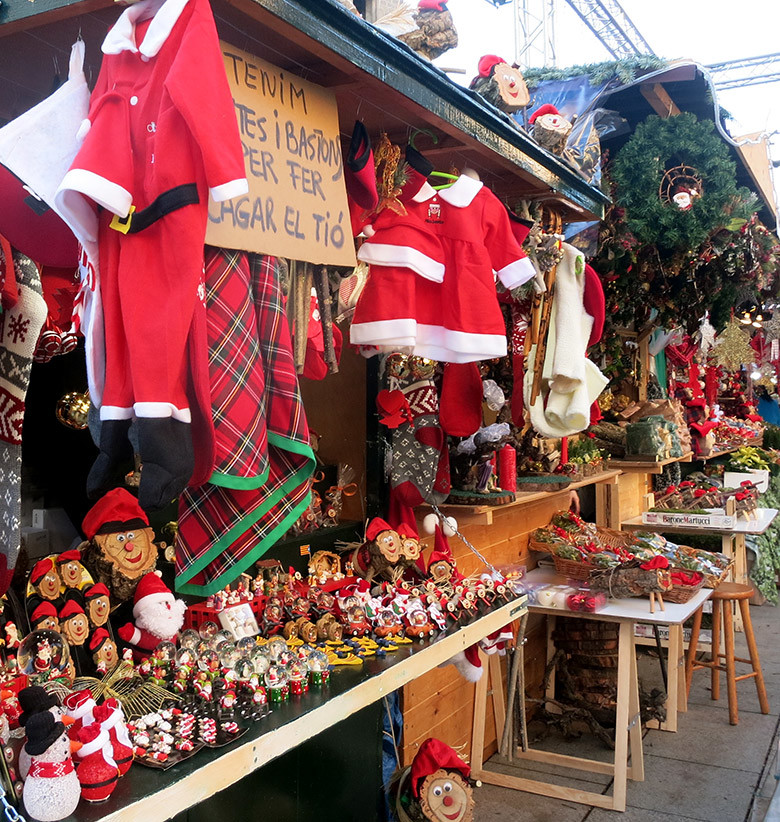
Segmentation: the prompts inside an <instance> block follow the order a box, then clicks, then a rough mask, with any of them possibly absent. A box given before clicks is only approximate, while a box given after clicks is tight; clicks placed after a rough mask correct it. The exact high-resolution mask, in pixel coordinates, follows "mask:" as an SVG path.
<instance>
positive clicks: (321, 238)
mask: <svg viewBox="0 0 780 822" xmlns="http://www.w3.org/2000/svg"><path fill="white" fill-rule="evenodd" d="M220 45H221V47H222V57H223V60H224V61H225V70H226V71H227V77H228V82H229V83H230V90H231V92H232V94H233V102H234V104H235V109H236V117H237V119H238V127H239V132H240V134H241V143H242V145H243V148H244V165H245V167H246V176H247V179H248V180H249V194H247V195H244V196H242V197H236V198H235V199H233V200H228V201H227V202H224V203H214V202H211V203H209V224H208V230H207V232H206V242H207V243H209V244H210V245H215V246H220V247H223V248H238V249H242V250H244V251H255V252H259V253H262V254H273V255H275V256H279V257H289V258H291V259H293V260H304V261H306V262H311V263H322V264H325V265H345V266H351V265H355V248H354V244H353V241H352V234H351V230H350V221H349V210H348V207H347V192H346V188H345V187H344V169H343V165H342V159H341V141H340V139H339V119H338V110H337V108H336V100H335V98H334V96H333V94H331V93H330V92H329V91H327V90H326V89H324V88H322V87H320V86H316V85H314V84H313V83H309V82H307V81H306V80H302V79H301V78H299V77H296V76H295V75H294V74H290V73H289V72H287V71H283V70H281V69H279V68H277V67H276V66H272V65H271V64H270V63H266V62H265V61H263V60H260V59H258V58H257V57H255V56H254V55H252V54H249V53H248V52H246V51H241V49H237V48H234V47H233V46H231V45H230V44H229V43H220Z"/></svg>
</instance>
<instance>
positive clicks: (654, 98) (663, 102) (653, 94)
mask: <svg viewBox="0 0 780 822" xmlns="http://www.w3.org/2000/svg"><path fill="white" fill-rule="evenodd" d="M639 90H640V91H641V92H642V97H644V98H645V100H647V102H648V103H650V105H651V106H652V107H653V111H654V112H655V113H656V114H658V115H659V116H660V117H663V118H664V119H666V118H667V117H671V116H672V115H677V114H679V113H680V109H679V108H677V105H676V104H675V102H674V100H672V98H671V97H670V96H669V94H668V92H667V91H666V89H665V88H664V87H663V86H662V85H661V84H660V83H653V85H652V86H651V85H646V86H640V87H639Z"/></svg>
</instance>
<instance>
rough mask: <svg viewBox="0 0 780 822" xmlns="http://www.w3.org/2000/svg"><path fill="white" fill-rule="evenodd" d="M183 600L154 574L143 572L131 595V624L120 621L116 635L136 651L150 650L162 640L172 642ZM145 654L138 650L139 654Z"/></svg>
mask: <svg viewBox="0 0 780 822" xmlns="http://www.w3.org/2000/svg"><path fill="white" fill-rule="evenodd" d="M186 610H187V606H186V605H185V603H184V602H183V601H182V600H180V599H176V598H175V597H174V596H173V594H172V593H171V591H170V589H169V588H168V587H167V586H166V584H165V583H164V582H163V581H162V580H161V579H160V577H159V576H158V575H157V574H147V575H146V576H144V577H143V578H142V579H141V581H140V582H139V583H138V587H137V588H136V590H135V595H134V597H133V617H134V618H135V624H134V625H133V624H132V623H129V622H128V623H127V624H126V625H123V626H122V627H121V628H120V629H119V631H118V633H119V636H120V638H121V639H122V640H123V641H124V642H127V643H128V645H132V646H133V648H134V650H135V651H136V652H144V651H146V652H148V653H151V652H152V651H153V650H154V649H155V648H156V647H157V645H159V643H160V642H162V641H163V640H167V641H169V642H175V640H176V637H177V636H178V633H179V631H180V630H181V626H182V625H183V624H184V614H185V612H186ZM142 655H145V654H141V653H139V656H142Z"/></svg>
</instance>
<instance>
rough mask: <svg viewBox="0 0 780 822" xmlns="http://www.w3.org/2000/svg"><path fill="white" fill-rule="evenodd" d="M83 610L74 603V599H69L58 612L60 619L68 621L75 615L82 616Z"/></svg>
mask: <svg viewBox="0 0 780 822" xmlns="http://www.w3.org/2000/svg"><path fill="white" fill-rule="evenodd" d="M83 613H84V609H83V608H82V607H81V605H79V604H78V602H76V600H75V599H69V600H68V602H67V603H66V604H65V607H64V608H63V609H62V610H61V611H60V619H68V618H69V617H72V616H76V614H83Z"/></svg>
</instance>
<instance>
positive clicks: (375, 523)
mask: <svg viewBox="0 0 780 822" xmlns="http://www.w3.org/2000/svg"><path fill="white" fill-rule="evenodd" d="M392 530H394V529H393V528H392V527H391V526H390V525H389V524H388V523H387V522H385V521H384V520H383V519H380V518H379V517H374V518H373V519H372V520H371V522H369V523H368V526H367V527H366V539H367V540H368V541H369V542H370V541H371V540H375V539H376V538H377V537H378V536H379V535H380V534H381V533H382V531H392Z"/></svg>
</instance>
